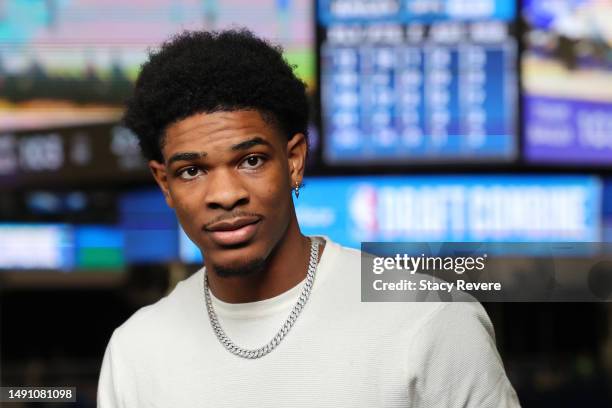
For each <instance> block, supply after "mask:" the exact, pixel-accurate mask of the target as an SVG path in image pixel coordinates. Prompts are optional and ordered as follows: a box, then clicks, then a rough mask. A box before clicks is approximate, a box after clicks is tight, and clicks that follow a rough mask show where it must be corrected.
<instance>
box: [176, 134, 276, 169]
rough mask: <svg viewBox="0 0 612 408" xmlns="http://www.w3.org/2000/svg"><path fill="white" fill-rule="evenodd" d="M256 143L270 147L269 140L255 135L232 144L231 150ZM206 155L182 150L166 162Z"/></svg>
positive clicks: (195, 158)
mask: <svg viewBox="0 0 612 408" xmlns="http://www.w3.org/2000/svg"><path fill="white" fill-rule="evenodd" d="M258 145H265V146H270V147H272V144H271V143H270V142H268V141H267V140H265V139H262V138H261V137H259V136H256V137H254V138H252V139H249V140H245V141H244V142H240V143H237V144H235V145H233V146H232V147H231V150H232V151H236V150H248V149H250V148H251V147H253V146H258ZM207 155H208V153H206V152H201V153H198V152H182V153H176V154H173V155H172V156H171V157H170V158H169V159H168V163H167V165H168V166H169V165H171V164H172V163H174V162H177V161H192V160H197V159H201V158H202V157H206V156H207Z"/></svg>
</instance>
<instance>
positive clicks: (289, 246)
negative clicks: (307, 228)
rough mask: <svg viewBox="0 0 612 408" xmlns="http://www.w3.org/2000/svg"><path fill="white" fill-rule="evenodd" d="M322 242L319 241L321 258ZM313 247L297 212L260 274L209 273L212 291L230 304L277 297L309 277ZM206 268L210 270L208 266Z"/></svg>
mask: <svg viewBox="0 0 612 408" xmlns="http://www.w3.org/2000/svg"><path fill="white" fill-rule="evenodd" d="M323 244H324V243H320V244H319V259H320V256H321V254H322V252H323ZM310 246H311V242H310V239H308V238H307V237H306V236H304V235H302V233H301V232H300V229H299V226H298V223H297V217H296V216H295V212H294V213H293V214H292V216H291V218H290V222H289V226H288V227H287V231H286V233H285V235H284V236H283V238H281V239H280V240H279V242H278V244H277V246H276V247H275V248H274V249H273V250H272V252H271V253H270V255H269V256H268V258H267V259H266V266H265V268H264V270H263V271H262V272H261V273H255V274H251V275H248V276H237V277H230V278H226V277H223V278H222V277H219V276H218V275H217V274H216V273H214V271H213V272H212V273H208V272H207V273H208V285H209V287H210V290H211V292H212V293H213V294H214V295H215V297H217V298H218V299H220V300H222V301H224V302H228V303H246V302H256V301H258V300H264V299H269V298H272V297H274V296H278V295H280V294H281V293H283V292H286V291H288V290H289V289H291V288H293V287H294V286H296V285H297V284H298V283H300V282H301V281H302V280H303V279H304V278H305V277H306V273H307V271H308V262H309V260H310ZM317 261H318V260H317ZM206 269H207V271H208V270H209V268H208V266H207V268H206Z"/></svg>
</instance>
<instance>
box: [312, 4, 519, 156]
mask: <svg viewBox="0 0 612 408" xmlns="http://www.w3.org/2000/svg"><path fill="white" fill-rule="evenodd" d="M514 4H515V3H514V1H493V0H476V1H467V0H464V1H458V0H454V1H453V0H448V1H435V0H430V1H424V0H420V1H417V0H415V1H399V0H396V1H385V0H382V1H367V0H353V1H349V0H336V1H334V0H327V1H319V4H318V6H319V9H318V22H319V25H320V28H321V32H322V33H323V38H322V41H321V45H320V49H319V55H320V72H321V104H322V120H323V132H324V157H325V160H326V161H327V162H328V163H331V164H342V163H354V162H369V163H377V162H380V163H389V162H396V163H413V162H421V163H423V162H428V161H429V162H432V161H433V162H436V161H438V162H439V161H462V160H510V159H513V158H514V157H515V155H516V135H515V134H516V131H515V120H516V101H517V96H516V89H517V86H518V85H517V78H516V72H515V71H516V61H515V58H516V53H517V51H516V49H517V46H516V39H515V38H514V37H513V35H512V34H511V29H510V28H511V24H512V22H513V20H514Z"/></svg>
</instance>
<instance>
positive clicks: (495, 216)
mask: <svg viewBox="0 0 612 408" xmlns="http://www.w3.org/2000/svg"><path fill="white" fill-rule="evenodd" d="M601 190H602V187H601V183H600V181H599V179H597V178H595V177H540V176H533V177H520V178H519V177H516V176H490V177H487V176H466V177H460V176H457V177H449V176H446V177H442V176H440V177H434V176H431V177H380V178H375V177H363V178H357V177H355V178H331V179H324V178H320V179H309V180H307V184H306V187H305V188H304V190H303V191H302V193H301V194H300V198H299V200H297V201H296V211H297V214H298V219H299V221H300V227H301V228H302V231H303V232H304V233H305V234H323V235H327V236H329V237H330V238H332V239H334V240H337V241H339V242H341V243H343V244H344V245H348V246H352V247H355V248H358V247H359V245H360V243H361V242H362V241H405V242H421V241H433V242H443V241H445V242H452V241H455V242H555V241H556V242H559V241H565V242H572V241H574V242H581V241H584V242H596V241H599V240H600V238H601V225H600V224H601V214H600V202H601Z"/></svg>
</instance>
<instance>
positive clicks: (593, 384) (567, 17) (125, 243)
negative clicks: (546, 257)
mask: <svg viewBox="0 0 612 408" xmlns="http://www.w3.org/2000/svg"><path fill="white" fill-rule="evenodd" d="M611 21H612V0H522V1H518V0H516V1H515V0H318V1H315V0H258V1H257V2H253V1H248V0H130V1H118V0H0V363H1V364H0V384H1V385H2V386H9V385H13V386H61V385H70V386H76V387H77V389H78V401H77V403H76V404H70V406H78V407H93V406H95V394H96V382H97V377H98V372H99V368H100V364H101V361H102V356H103V353H104V349H105V346H106V343H107V341H108V339H109V338H110V335H111V333H112V331H113V330H114V328H115V327H117V326H118V325H120V324H121V323H122V322H123V321H125V320H126V319H127V318H128V317H129V316H130V315H131V314H132V313H133V312H134V311H136V310H137V309H138V308H140V307H142V306H143V305H146V304H150V303H153V302H155V301H157V300H158V299H159V298H160V297H162V296H164V295H166V294H167V293H168V291H170V290H171V289H172V288H173V287H174V285H175V284H176V283H177V282H178V281H179V280H181V279H184V278H185V277H186V276H188V275H189V274H190V273H192V272H193V271H195V270H197V269H198V268H199V267H200V266H201V262H202V260H201V256H200V254H199V252H198V250H197V248H195V246H194V245H193V244H192V243H191V242H190V241H189V240H188V239H187V237H186V236H185V235H184V233H183V232H182V231H181V229H180V227H179V226H178V224H177V221H176V219H175V217H174V214H173V213H172V212H171V210H170V209H168V208H167V207H166V205H165V202H164V200H163V198H162V195H161V194H160V192H159V191H158V190H157V188H156V187H155V185H154V184H153V181H152V178H151V177H150V175H149V173H148V171H147V168H146V165H145V163H144V161H143V159H142V157H141V155H140V152H139V148H138V144H137V141H136V139H135V136H134V135H133V134H132V133H130V132H129V131H128V130H127V129H125V128H123V127H122V126H121V124H120V123H119V119H120V116H121V113H122V103H123V101H124V99H125V98H126V96H127V95H129V94H130V91H131V87H132V84H133V81H134V80H135V78H136V76H137V74H138V70H139V66H140V64H141V63H142V62H143V61H144V59H145V58H146V55H147V49H148V48H149V47H153V48H154V47H156V46H157V45H159V44H160V43H161V42H162V41H164V40H165V39H167V38H168V37H169V36H170V35H172V34H174V33H176V32H178V31H181V30H183V29H222V28H230V27H236V26H247V27H248V28H250V29H251V30H253V31H254V32H255V33H256V34H258V35H260V36H263V37H265V38H267V39H270V40H271V41H273V42H276V43H280V44H282V45H283V46H284V49H285V55H286V58H287V60H289V61H290V62H291V63H292V64H295V65H296V72H297V74H298V75H299V76H300V77H301V78H302V79H303V80H304V81H305V82H306V83H307V84H308V91H309V95H310V97H311V101H312V106H313V108H314V112H315V115H313V120H312V124H311V130H310V133H311V135H310V137H311V155H310V162H309V168H308V178H307V179H306V180H305V188H304V190H303V192H302V194H300V199H299V200H297V201H296V206H297V212H298V218H299V221H300V225H301V227H302V229H303V232H304V233H306V234H323V235H327V236H328V237H330V238H332V239H333V240H336V241H338V242H340V243H342V244H344V245H347V246H352V247H359V245H360V242H362V241H415V242H419V241H436V242H438V241H441V242H442V241H453V242H455V241H457V242H465V241H468V242H471V241H473V242H480V241H484V242H534V243H535V242H611V241H612V172H611V170H612V24H611V23H610V22H611ZM604 273H606V274H610V273H612V272H611V271H610V270H607V271H604ZM610 281H611V279H603V280H602V281H601V282H604V283H605V284H603V286H602V285H598V287H599V289H600V293H601V296H600V297H601V298H606V297H607V296H609V295H610V293H612V287H611V283H610ZM606 282H607V283H606ZM606 285H607V286H606ZM485 307H486V308H487V310H488V312H489V314H490V316H491V319H492V320H493V323H494V325H495V330H496V334H497V343H498V347H499V349H500V352H501V355H502V357H503V360H504V363H505V365H506V368H507V371H508V375H509V377H510V379H511V381H512V383H513V384H514V386H515V388H516V390H517V392H518V394H519V397H520V399H521V403H522V404H523V406H524V407H577V406H580V407H609V406H612V392H611V389H612V339H611V337H610V336H611V333H610V328H611V327H612V314H611V313H610V312H611V308H610V306H609V303H606V302H600V303H491V304H486V305H485ZM11 406H17V405H14V404H13V405H11ZM24 406H27V405H24ZM35 406H37V407H41V406H45V405H44V404H40V403H39V404H36V405H35ZM48 406H53V405H51V404H49V405H48Z"/></svg>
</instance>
